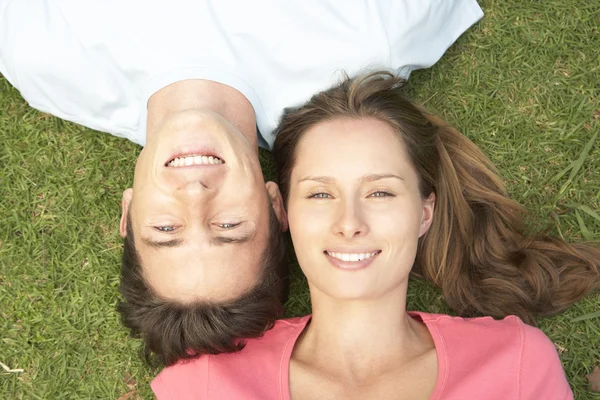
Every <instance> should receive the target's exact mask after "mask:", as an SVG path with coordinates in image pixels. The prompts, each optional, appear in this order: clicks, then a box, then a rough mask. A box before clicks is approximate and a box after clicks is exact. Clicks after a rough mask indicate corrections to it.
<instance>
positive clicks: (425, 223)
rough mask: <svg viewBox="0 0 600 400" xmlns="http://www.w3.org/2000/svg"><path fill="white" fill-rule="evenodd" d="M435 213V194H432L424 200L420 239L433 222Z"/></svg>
mask: <svg viewBox="0 0 600 400" xmlns="http://www.w3.org/2000/svg"><path fill="white" fill-rule="evenodd" d="M434 211H435V193H433V192H431V194H430V195H429V197H428V198H426V199H424V200H423V212H422V214H421V227H420V229H419V237H421V236H423V235H424V234H425V232H427V230H428V229H429V227H430V226H431V223H432V222H433V212H434Z"/></svg>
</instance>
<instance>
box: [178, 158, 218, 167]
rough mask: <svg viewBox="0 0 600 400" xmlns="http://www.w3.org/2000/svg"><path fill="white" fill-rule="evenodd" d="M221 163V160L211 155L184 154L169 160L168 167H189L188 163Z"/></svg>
mask: <svg viewBox="0 0 600 400" xmlns="http://www.w3.org/2000/svg"><path fill="white" fill-rule="evenodd" d="M207 164H223V160H221V159H220V158H217V157H213V156H195V155H194V156H185V157H177V158H174V159H173V160H171V161H169V163H168V164H167V166H168V167H189V166H190V165H207Z"/></svg>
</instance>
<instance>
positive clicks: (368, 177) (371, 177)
mask: <svg viewBox="0 0 600 400" xmlns="http://www.w3.org/2000/svg"><path fill="white" fill-rule="evenodd" d="M389 178H393V179H399V180H401V181H404V178H402V177H400V176H398V175H396V174H370V175H365V176H363V177H362V178H360V181H361V182H363V183H364V182H375V181H379V180H381V179H389Z"/></svg>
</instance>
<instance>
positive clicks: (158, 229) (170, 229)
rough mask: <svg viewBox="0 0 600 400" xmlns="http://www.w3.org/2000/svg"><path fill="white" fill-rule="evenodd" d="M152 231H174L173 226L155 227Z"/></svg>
mask: <svg viewBox="0 0 600 400" xmlns="http://www.w3.org/2000/svg"><path fill="white" fill-rule="evenodd" d="M154 229H156V230H157V231H159V232H173V231H174V230H175V227H174V226H170V225H167V226H155V227H154Z"/></svg>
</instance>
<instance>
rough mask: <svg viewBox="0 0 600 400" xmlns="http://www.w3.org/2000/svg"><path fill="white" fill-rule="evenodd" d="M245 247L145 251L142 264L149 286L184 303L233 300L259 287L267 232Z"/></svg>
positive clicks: (197, 244) (201, 245)
mask: <svg viewBox="0 0 600 400" xmlns="http://www.w3.org/2000/svg"><path fill="white" fill-rule="evenodd" d="M258 231H259V232H257V234H256V235H254V237H253V238H252V239H251V240H249V241H247V242H244V243H230V244H226V245H222V246H213V245H211V244H207V243H205V242H206V241H207V239H206V238H205V239H204V241H199V240H191V241H190V242H189V243H185V242H184V243H183V244H182V245H180V246H177V247H159V248H153V247H148V246H146V247H144V245H142V249H140V250H141V251H140V261H141V262H142V269H143V271H144V275H145V276H146V279H147V280H148V282H149V284H150V286H152V288H153V289H154V290H155V291H156V292H157V293H158V294H159V295H160V296H163V297H165V298H170V299H174V300H177V301H182V302H191V301H197V300H214V301H223V300H229V299H234V298H237V297H239V296H241V295H242V294H243V293H245V292H247V291H248V290H250V289H251V288H252V287H254V285H256V283H257V280H258V278H259V276H260V274H261V270H262V255H263V252H264V250H265V246H266V234H267V230H266V229H260V230H258Z"/></svg>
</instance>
